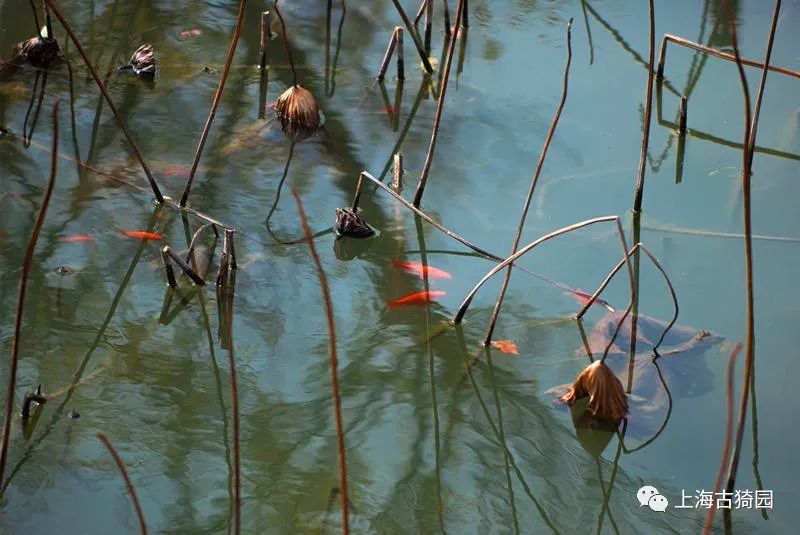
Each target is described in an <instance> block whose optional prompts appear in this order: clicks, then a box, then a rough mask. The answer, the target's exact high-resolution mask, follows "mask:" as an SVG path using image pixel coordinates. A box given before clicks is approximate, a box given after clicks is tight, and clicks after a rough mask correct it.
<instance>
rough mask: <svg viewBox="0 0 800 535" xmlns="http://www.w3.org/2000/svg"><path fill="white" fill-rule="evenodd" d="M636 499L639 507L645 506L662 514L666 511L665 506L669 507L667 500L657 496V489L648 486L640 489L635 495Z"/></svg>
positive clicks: (659, 495)
mask: <svg viewBox="0 0 800 535" xmlns="http://www.w3.org/2000/svg"><path fill="white" fill-rule="evenodd" d="M636 499H637V500H639V507H644V506H645V505H646V506H648V507H650V509H652V510H653V511H659V512H664V511H666V510H667V505H669V502H668V501H667V499H666V498H665V497H664V496H662V495H661V494H659V492H658V489H657V488H655V487H651V486H650V485H645V486H644V487H642V488H640V489H639V492H637V493H636Z"/></svg>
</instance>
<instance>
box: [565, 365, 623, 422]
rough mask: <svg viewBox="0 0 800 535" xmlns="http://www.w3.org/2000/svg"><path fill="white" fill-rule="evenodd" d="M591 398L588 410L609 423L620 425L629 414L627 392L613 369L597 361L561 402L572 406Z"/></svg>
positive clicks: (585, 371)
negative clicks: (581, 400) (583, 399)
mask: <svg viewBox="0 0 800 535" xmlns="http://www.w3.org/2000/svg"><path fill="white" fill-rule="evenodd" d="M587 396H588V397H589V403H588V404H587V406H586V408H587V410H589V411H590V412H591V413H592V414H593V415H595V416H597V417H598V418H600V419H603V420H607V421H609V422H614V423H618V422H619V421H620V420H622V418H624V417H625V415H626V414H628V402H627V400H626V399H625V390H624V389H623V387H622V383H621V382H620V381H619V379H617V377H616V376H615V375H614V373H613V372H612V371H611V369H610V368H609V367H608V366H606V365H605V363H603V362H601V361H599V360H596V361H594V362H593V363H591V364H589V365H588V366H586V368H584V369H583V371H582V372H581V373H580V374H578V378H577V379H575V383H574V384H573V385H572V386H571V387H570V389H569V391H568V392H567V393H566V394H564V395H563V396H561V398H559V399H560V401H562V402H564V403H568V404H569V405H572V404H573V403H575V402H576V401H577V400H579V399H581V398H585V397H587Z"/></svg>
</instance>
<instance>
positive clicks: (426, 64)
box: [392, 0, 433, 74]
mask: <svg viewBox="0 0 800 535" xmlns="http://www.w3.org/2000/svg"><path fill="white" fill-rule="evenodd" d="M392 3H393V4H394V7H395V8H396V9H397V12H398V13H399V14H400V18H401V19H403V24H404V25H405V27H406V31H408V33H409V35H411V39H412V40H413V41H414V46H415V47H417V52H418V53H419V57H420V59H421V60H422V66H423V67H424V68H425V72H427V73H428V74H432V73H433V67H431V62H430V61H429V60H428V56H426V55H425V50H424V48H423V46H422V43H420V41H419V35H417V32H416V30H414V26H413V25H412V24H411V21H410V20H408V15H406V12H405V11H404V10H403V6H401V5H400V2H398V0H392Z"/></svg>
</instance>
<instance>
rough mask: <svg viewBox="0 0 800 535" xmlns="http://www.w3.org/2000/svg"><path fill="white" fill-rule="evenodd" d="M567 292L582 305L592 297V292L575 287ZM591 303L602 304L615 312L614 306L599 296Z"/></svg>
mask: <svg viewBox="0 0 800 535" xmlns="http://www.w3.org/2000/svg"><path fill="white" fill-rule="evenodd" d="M569 293H571V294H572V297H574V298H575V300H576V301H578V302H579V303H580V304H582V305H585V304H586V303H588V302H589V300H590V299H591V298H592V294H590V293H589V292H587V291H584V290H581V289H580V288H579V289H577V290H569ZM593 304H594V305H602V306H604V307H606V308H607V309H608V310H609V311H611V312H616V311H615V310H614V307H612V306H611V305H609V304H608V301H605V300H604V299H600V298H599V297H598V298H597V299H595V300H594V303H593Z"/></svg>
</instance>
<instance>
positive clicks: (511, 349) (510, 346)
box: [492, 340, 519, 355]
mask: <svg viewBox="0 0 800 535" xmlns="http://www.w3.org/2000/svg"><path fill="white" fill-rule="evenodd" d="M492 347H493V348H495V349H499V350H500V351H502V352H503V353H510V354H511V355H519V350H518V349H517V344H515V343H514V342H513V341H511V340H493V341H492Z"/></svg>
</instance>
